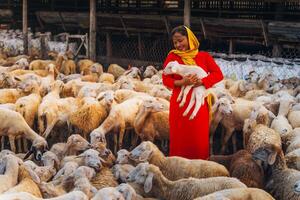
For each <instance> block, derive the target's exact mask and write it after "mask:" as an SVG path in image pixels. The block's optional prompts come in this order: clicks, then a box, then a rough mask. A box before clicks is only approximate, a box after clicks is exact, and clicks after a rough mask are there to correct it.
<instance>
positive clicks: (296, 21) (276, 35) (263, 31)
mask: <svg viewBox="0 0 300 200" xmlns="http://www.w3.org/2000/svg"><path fill="white" fill-rule="evenodd" d="M0 17H1V19H0V23H1V27H2V28H11V29H16V28H22V27H23V34H25V35H26V34H27V27H30V28H31V29H32V30H33V31H35V32H36V31H39V32H46V31H50V32H51V33H53V34H61V35H63V34H64V33H65V34H66V35H68V34H72V35H75V37H73V38H72V37H70V40H71V39H73V40H76V39H77V41H78V40H79V41H82V42H81V43H80V44H81V45H82V46H86V48H87V49H88V52H86V56H89V57H90V58H91V59H93V60H95V59H97V60H98V61H100V62H101V63H110V62H112V61H113V62H116V63H120V64H123V65H127V64H136V65H143V64H147V63H152V64H153V63H154V64H155V63H157V64H161V63H162V61H163V59H164V58H165V56H166V54H167V53H168V51H169V50H170V49H171V47H172V46H171V42H170V39H169V33H170V31H171V29H172V28H173V27H175V26H177V25H180V24H183V23H184V24H185V25H188V26H190V27H191V28H192V30H193V31H194V32H195V33H196V34H197V36H198V37H199V39H200V41H201V47H200V48H201V49H203V50H208V51H215V52H225V53H229V54H232V53H247V54H258V53H259V54H262V55H266V56H270V57H284V58H296V57H299V56H300V1H299V0H285V1H283V0H236V1H233V0H225V1H224V0H214V1H211V0H185V1H183V0H169V1H167V0H90V1H87V0H23V1H22V0H1V2H0ZM76 35H77V36H78V37H76ZM88 40H89V42H88ZM24 45H27V44H26V42H25V44H24Z"/></svg>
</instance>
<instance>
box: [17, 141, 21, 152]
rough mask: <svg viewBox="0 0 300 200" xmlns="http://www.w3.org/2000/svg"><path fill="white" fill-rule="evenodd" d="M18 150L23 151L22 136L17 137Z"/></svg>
mask: <svg viewBox="0 0 300 200" xmlns="http://www.w3.org/2000/svg"><path fill="white" fill-rule="evenodd" d="M17 151H18V153H21V152H22V138H19V139H17Z"/></svg>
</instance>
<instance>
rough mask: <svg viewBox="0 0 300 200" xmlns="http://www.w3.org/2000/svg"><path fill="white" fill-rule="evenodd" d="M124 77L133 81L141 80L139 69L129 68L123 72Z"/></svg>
mask: <svg viewBox="0 0 300 200" xmlns="http://www.w3.org/2000/svg"><path fill="white" fill-rule="evenodd" d="M124 75H125V76H127V77H130V78H134V79H138V80H140V79H141V76H142V73H141V71H140V69H139V68H137V67H131V68H130V69H129V70H127V71H125V72H124Z"/></svg>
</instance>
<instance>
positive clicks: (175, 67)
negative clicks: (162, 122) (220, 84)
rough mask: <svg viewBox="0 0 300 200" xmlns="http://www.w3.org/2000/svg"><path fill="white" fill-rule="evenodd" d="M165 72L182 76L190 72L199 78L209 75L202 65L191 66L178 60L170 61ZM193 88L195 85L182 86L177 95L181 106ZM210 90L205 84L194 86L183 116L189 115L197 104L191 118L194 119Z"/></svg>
mask: <svg viewBox="0 0 300 200" xmlns="http://www.w3.org/2000/svg"><path fill="white" fill-rule="evenodd" d="M164 74H166V75H167V74H179V75H181V76H186V75H188V74H196V75H197V77H198V78H200V79H201V78H204V77H206V76H207V73H206V72H205V71H204V70H203V69H202V68H201V67H191V66H187V65H181V64H179V63H178V62H177V61H172V62H169V63H168V65H167V66H166V67H165V68H164ZM192 88H193V85H189V86H183V87H181V91H180V93H179V95H178V97H177V102H179V101H180V104H179V106H180V107H183V105H184V104H185V101H186V97H187V95H188V93H189V91H190V90H191V89H192ZM208 94H209V90H206V89H205V87H204V86H202V85H201V86H198V87H195V88H193V91H192V96H191V99H190V102H189V104H188V107H187V108H186V110H185V111H184V113H183V116H187V114H188V113H189V111H190V110H191V108H192V107H193V105H194V104H195V107H194V110H193V112H192V114H191V116H190V118H189V119H190V120H192V119H194V117H195V116H196V114H197V113H198V111H199V109H200V107H201V105H203V104H204V98H205V97H206V96H208Z"/></svg>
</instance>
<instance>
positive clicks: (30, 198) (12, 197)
mask: <svg viewBox="0 0 300 200" xmlns="http://www.w3.org/2000/svg"><path fill="white" fill-rule="evenodd" d="M16 199H18V200H88V197H87V196H86V195H85V194H84V193H83V192H81V191H72V192H70V193H68V194H65V195H62V196H59V197H56V198H51V199H42V198H37V197H36V196H34V195H32V194H30V193H27V192H18V193H11V194H3V195H0V200H16Z"/></svg>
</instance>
